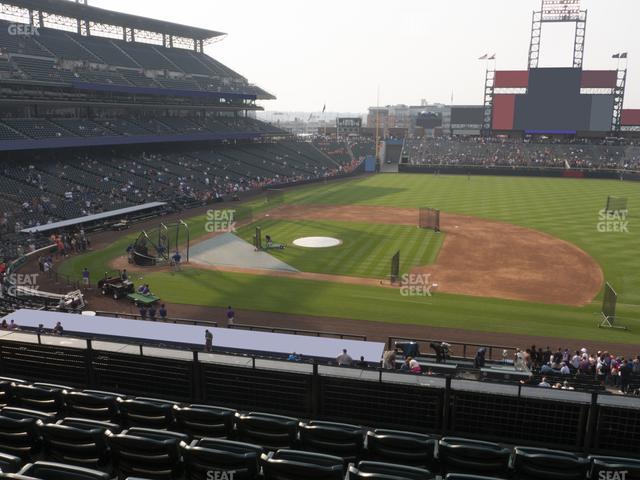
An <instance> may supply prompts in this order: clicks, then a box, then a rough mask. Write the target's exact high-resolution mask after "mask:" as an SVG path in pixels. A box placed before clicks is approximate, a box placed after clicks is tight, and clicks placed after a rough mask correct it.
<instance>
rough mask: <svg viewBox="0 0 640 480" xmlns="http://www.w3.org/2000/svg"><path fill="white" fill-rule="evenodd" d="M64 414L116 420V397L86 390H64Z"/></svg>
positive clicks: (92, 418)
mask: <svg viewBox="0 0 640 480" xmlns="http://www.w3.org/2000/svg"><path fill="white" fill-rule="evenodd" d="M64 403H65V406H66V408H65V415H66V416H70V417H78V418H88V419H91V420H99V421H103V422H116V423H117V422H118V421H119V420H120V411H119V409H118V400H117V398H116V397H111V396H106V395H98V394H96V393H86V392H64Z"/></svg>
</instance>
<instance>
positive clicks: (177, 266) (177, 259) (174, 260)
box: [171, 250, 182, 272]
mask: <svg viewBox="0 0 640 480" xmlns="http://www.w3.org/2000/svg"><path fill="white" fill-rule="evenodd" d="M181 259H182V256H181V255H180V252H178V251H177V250H176V253H174V254H173V257H171V263H172V265H173V271H174V272H179V271H180V260H181Z"/></svg>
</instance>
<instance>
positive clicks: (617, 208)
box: [606, 195, 627, 213]
mask: <svg viewBox="0 0 640 480" xmlns="http://www.w3.org/2000/svg"><path fill="white" fill-rule="evenodd" d="M606 211H607V213H609V212H623V211H624V212H626V211H627V199H626V197H613V196H611V195H610V196H608V197H607V207H606Z"/></svg>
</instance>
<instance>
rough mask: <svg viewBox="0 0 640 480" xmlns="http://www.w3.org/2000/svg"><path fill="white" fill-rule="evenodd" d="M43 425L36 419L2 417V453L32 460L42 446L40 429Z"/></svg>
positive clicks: (0, 429)
mask: <svg viewBox="0 0 640 480" xmlns="http://www.w3.org/2000/svg"><path fill="white" fill-rule="evenodd" d="M43 425H44V424H43V422H42V421H41V420H38V419H36V418H34V417H24V418H14V417H8V416H5V415H0V452H3V453H7V454H10V455H14V456H17V457H20V458H22V459H23V460H30V459H31V458H32V457H33V456H34V455H35V454H36V453H38V452H39V451H40V448H41V446H42V441H41V436H40V428H41V427H42V426H43Z"/></svg>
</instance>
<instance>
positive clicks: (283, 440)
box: [236, 412, 298, 451]
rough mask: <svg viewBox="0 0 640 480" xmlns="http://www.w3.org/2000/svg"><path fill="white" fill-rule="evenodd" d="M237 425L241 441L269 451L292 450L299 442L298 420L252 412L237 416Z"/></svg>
mask: <svg viewBox="0 0 640 480" xmlns="http://www.w3.org/2000/svg"><path fill="white" fill-rule="evenodd" d="M236 424H237V427H238V432H237V433H238V437H239V438H240V440H242V441H244V442H249V443H255V444H258V445H262V446H263V447H265V448H266V449H268V450H272V451H275V450H278V449H279V448H290V447H293V446H295V444H296V442H297V433H298V419H297V418H292V417H283V416H280V415H270V414H267V413H257V412H251V413H247V414H237V415H236Z"/></svg>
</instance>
